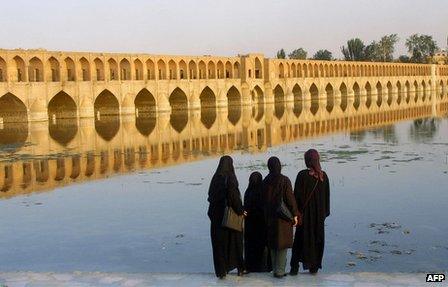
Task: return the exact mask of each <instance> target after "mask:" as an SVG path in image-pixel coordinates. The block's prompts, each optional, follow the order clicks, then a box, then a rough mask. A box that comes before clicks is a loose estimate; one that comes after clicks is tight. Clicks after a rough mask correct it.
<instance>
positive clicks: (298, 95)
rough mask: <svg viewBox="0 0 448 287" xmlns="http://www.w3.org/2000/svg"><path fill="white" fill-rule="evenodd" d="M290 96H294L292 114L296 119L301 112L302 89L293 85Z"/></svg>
mask: <svg viewBox="0 0 448 287" xmlns="http://www.w3.org/2000/svg"><path fill="white" fill-rule="evenodd" d="M292 94H293V95H294V107H293V112H294V114H295V115H296V117H299V116H300V114H301V113H302V110H303V95H302V89H301V88H300V86H299V85H297V84H296V85H295V86H294V88H293V89H292Z"/></svg>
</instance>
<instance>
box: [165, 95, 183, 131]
mask: <svg viewBox="0 0 448 287" xmlns="http://www.w3.org/2000/svg"><path fill="white" fill-rule="evenodd" d="M169 102H170V106H171V115H170V124H171V126H172V127H173V129H174V130H175V131H177V132H178V133H181V132H182V131H183V130H184V128H185V127H186V126H187V123H188V110H187V109H188V99H187V95H186V94H185V92H184V91H182V89H180V88H175V89H174V90H173V91H172V92H171V94H170V97H169Z"/></svg>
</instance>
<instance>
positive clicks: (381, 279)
mask: <svg viewBox="0 0 448 287" xmlns="http://www.w3.org/2000/svg"><path fill="white" fill-rule="evenodd" d="M444 273H445V274H447V272H444ZM425 280H426V273H380V272H349V273H324V272H322V273H318V274H317V275H311V274H309V273H305V272H302V273H299V275H298V276H286V277H285V278H283V279H276V278H273V277H272V274H269V273H250V274H248V275H246V276H243V277H238V276H236V274H235V273H231V274H229V275H228V276H227V277H226V279H224V280H220V279H218V278H216V277H215V276H214V274H212V273H106V272H79V271H74V272H68V273H53V272H42V273H40V272H25V271H23V272H22V271H20V272H0V286H1V287H4V286H5V287H6V286H7V287H19V286H23V287H25V286H48V287H52V286H58V287H59V286H61V287H62V286H126V287H139V286H273V285H275V286H424V285H426V284H428V283H426V281H425ZM431 284H432V285H431V286H448V282H447V281H444V282H441V283H431Z"/></svg>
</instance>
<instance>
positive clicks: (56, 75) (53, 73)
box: [47, 57, 61, 82]
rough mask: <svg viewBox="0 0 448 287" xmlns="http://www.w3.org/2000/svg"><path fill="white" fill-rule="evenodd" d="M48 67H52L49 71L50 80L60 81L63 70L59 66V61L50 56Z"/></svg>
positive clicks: (48, 77) (48, 78)
mask: <svg viewBox="0 0 448 287" xmlns="http://www.w3.org/2000/svg"><path fill="white" fill-rule="evenodd" d="M47 62H48V65H47V66H48V67H50V70H49V73H48V75H47V81H48V82H59V81H60V80H61V71H60V68H59V61H58V60H56V58H55V57H50V58H49V59H48V61H47Z"/></svg>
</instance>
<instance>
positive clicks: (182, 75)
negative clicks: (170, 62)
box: [179, 60, 189, 80]
mask: <svg viewBox="0 0 448 287" xmlns="http://www.w3.org/2000/svg"><path fill="white" fill-rule="evenodd" d="M188 78H189V77H188V68H187V63H185V61H184V60H180V62H179V79H181V80H185V79H188Z"/></svg>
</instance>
